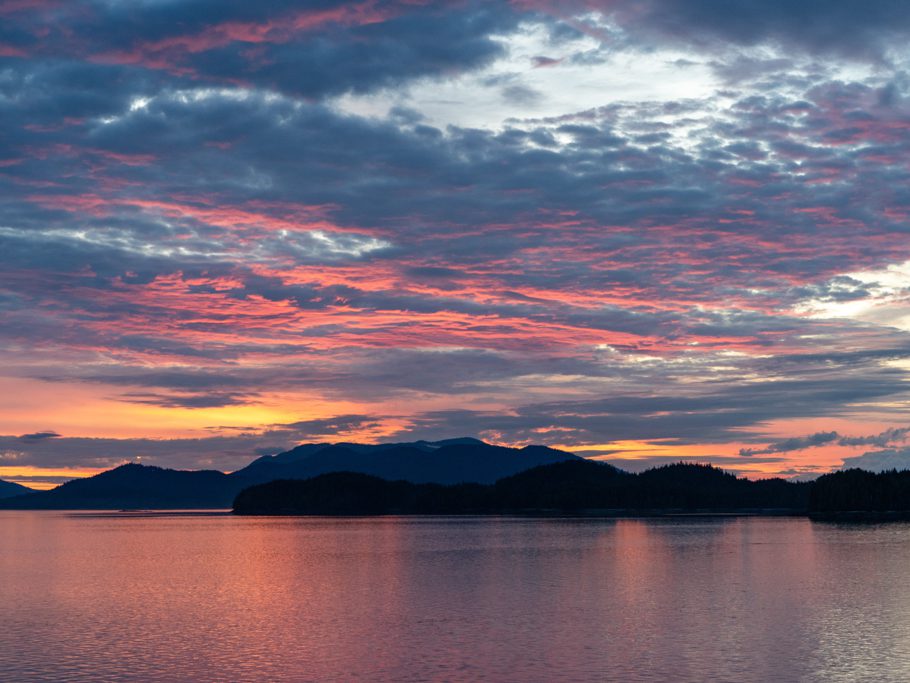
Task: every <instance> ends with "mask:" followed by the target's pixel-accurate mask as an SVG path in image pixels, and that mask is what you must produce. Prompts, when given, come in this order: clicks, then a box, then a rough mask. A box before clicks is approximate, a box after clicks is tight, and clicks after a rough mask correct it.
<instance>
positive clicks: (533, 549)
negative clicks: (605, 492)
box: [0, 512, 910, 683]
mask: <svg viewBox="0 0 910 683" xmlns="http://www.w3.org/2000/svg"><path fill="white" fill-rule="evenodd" d="M908 568H910V525H905V524H891V525H880V526H848V525H840V526H837V525H826V524H814V523H812V522H809V521H808V520H804V519H773V518H771V519H758V518H751V519H750V518H729V519H724V518H711V519H707V518H706V519H682V520H530V519H511V518H470V519H457V518H378V519H327V518H309V519H292V518H236V517H232V516H230V515H173V514H160V515H136V514H107V513H104V514H91V513H61V512H0V680H3V681H93V682H95V681H152V682H155V681H181V682H183V681H295V682H296V681H357V680H367V681H477V680H486V681H541V682H544V681H546V682H550V681H743V682H745V681H773V682H779V681H824V682H836V681H901V682H902V683H903V682H905V681H908V680H910V582H908V581H907V570H908Z"/></svg>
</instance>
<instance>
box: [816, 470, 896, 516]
mask: <svg viewBox="0 0 910 683" xmlns="http://www.w3.org/2000/svg"><path fill="white" fill-rule="evenodd" d="M809 514H810V515H811V516H813V517H816V518H819V519H824V518H830V519H888V518H896V519H903V518H910V471H907V470H904V471H897V470H891V471H887V472H878V473H876V472H867V471H866V470H860V469H849V470H843V471H840V472H832V473H830V474H825V475H823V476H821V477H819V478H818V479H816V480H815V482H814V484H813V486H812V490H811V493H810V496H809Z"/></svg>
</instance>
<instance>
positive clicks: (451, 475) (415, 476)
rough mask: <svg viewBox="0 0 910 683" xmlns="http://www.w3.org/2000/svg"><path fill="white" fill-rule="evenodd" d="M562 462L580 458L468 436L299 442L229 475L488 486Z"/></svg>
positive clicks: (545, 449)
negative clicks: (350, 475)
mask: <svg viewBox="0 0 910 683" xmlns="http://www.w3.org/2000/svg"><path fill="white" fill-rule="evenodd" d="M564 460H581V458H579V457H578V456H576V455H572V454H571V453H566V452H564V451H559V450H556V449H553V448H547V447H546V446H525V447H524V448H520V449H516V448H506V447H503V446H492V445H490V444H487V443H484V442H483V441H478V440H477V439H468V438H465V439H448V440H445V441H417V442H414V443H396V444H379V445H364V444H350V443H338V444H305V445H303V446H298V447H297V448H294V449H291V450H290V451H287V452H285V453H280V454H278V455H275V456H265V457H262V458H258V459H257V460H255V461H253V462H252V463H250V464H249V465H248V466H247V467H245V468H243V469H242V470H238V471H237V472H235V473H234V475H236V476H237V477H239V478H242V479H245V480H249V481H257V482H265V481H272V480H275V479H309V478H310V477H314V476H316V475H319V474H326V473H328V472H359V473H362V474H371V475H373V476H376V477H380V478H382V479H389V480H401V481H408V482H411V483H414V484H425V483H436V484H458V483H461V482H474V483H481V484H491V483H493V482H494V481H497V480H499V479H502V478H503V477H507V476H509V475H511V474H515V473H517V472H521V471H523V470H527V469H530V468H531V467H537V466H538V465H548V464H552V463H555V462H561V461H564Z"/></svg>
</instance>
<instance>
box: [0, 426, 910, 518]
mask: <svg viewBox="0 0 910 683" xmlns="http://www.w3.org/2000/svg"><path fill="white" fill-rule="evenodd" d="M231 507H232V508H233V511H234V512H235V513H237V514H242V515H250V514H264V515H380V514H402V515H406V514H453V515H461V514H569V515H612V516H616V515H662V514H693V513H695V514H699V513H703V514H776V515H780V514H788V515H809V516H811V517H812V518H813V519H831V520H839V519H846V520H849V519H856V520H863V519H902V518H910V472H885V473H881V474H875V473H872V472H865V471H862V470H846V471H842V472H834V473H831V474H826V475H824V476H822V477H819V478H818V479H817V480H815V481H814V482H792V481H786V480H784V479H780V478H774V479H763V480H757V481H753V480H749V479H744V478H740V477H736V476H734V475H732V474H730V473H728V472H724V471H723V470H721V469H718V468H716V467H712V466H710V465H698V464H692V463H676V464H672V465H665V466H662V467H656V468H653V469H650V470H646V471H644V472H641V473H639V474H633V473H630V472H625V471H623V470H620V469H618V468H616V467H613V466H612V465H609V464H607V463H602V462H597V461H592V460H586V459H584V458H580V457H578V456H575V455H573V454H571V453H567V452H565V451H560V450H557V449H552V448H547V447H545V446H526V447H524V448H507V447H502V446H494V445H491V444H487V443H484V442H483V441H479V440H477V439H470V438H462V439H447V440H443V441H417V442H411V443H395V444H377V445H373V444H353V443H336V444H331V443H321V444H304V445H300V446H297V447H296V448H293V449H291V450H289V451H286V452H284V453H279V454H277V455H270V456H263V457H260V458H257V459H255V460H254V461H252V462H251V463H250V464H249V465H247V466H246V467H244V468H242V469H240V470H237V471H236V472H232V473H230V474H226V473H224V472H218V471H214V470H200V471H182V470H170V469H164V468H160V467H150V466H146V465H139V464H126V465H121V466H120V467H116V468H114V469H112V470H108V471H106V472H102V473H100V474H98V475H95V476H93V477H87V478H85V479H76V480H73V481H69V482H66V483H65V484H62V485H60V486H58V487H57V488H55V489H52V490H50V491H33V490H31V489H27V488H25V487H23V486H20V485H17V484H11V483H9V482H0V509H57V510H64V509H100V510H110V509H125V510H135V509H161V510H166V509H206V508H217V509H224V508H231Z"/></svg>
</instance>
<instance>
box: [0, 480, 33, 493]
mask: <svg viewBox="0 0 910 683" xmlns="http://www.w3.org/2000/svg"><path fill="white" fill-rule="evenodd" d="M32 491H34V489H30V488H29V487H27V486H23V485H22V484H16V483H14V482H11V481H3V480H2V479H0V498H11V497H12V496H21V495H23V494H25V493H32Z"/></svg>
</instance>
